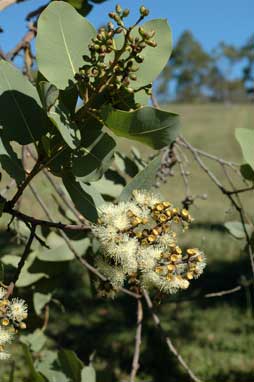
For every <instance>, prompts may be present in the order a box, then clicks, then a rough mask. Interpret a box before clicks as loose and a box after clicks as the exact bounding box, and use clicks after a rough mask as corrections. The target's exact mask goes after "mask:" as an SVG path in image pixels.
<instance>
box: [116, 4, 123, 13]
mask: <svg viewBox="0 0 254 382" xmlns="http://www.w3.org/2000/svg"><path fill="white" fill-rule="evenodd" d="M121 12H122V7H121V5H120V4H117V5H116V13H118V14H119V15H120V14H121Z"/></svg>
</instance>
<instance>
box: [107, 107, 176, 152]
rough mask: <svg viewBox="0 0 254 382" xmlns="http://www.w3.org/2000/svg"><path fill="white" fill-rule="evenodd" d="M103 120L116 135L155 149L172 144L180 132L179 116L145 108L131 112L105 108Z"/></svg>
mask: <svg viewBox="0 0 254 382" xmlns="http://www.w3.org/2000/svg"><path fill="white" fill-rule="evenodd" d="M103 114H104V115H103V116H102V118H103V119H104V121H105V125H106V126H107V127H108V128H109V129H111V130H112V131H113V132H114V133H115V134H116V135H119V136H121V137H125V138H129V139H133V140H136V141H140V142H142V143H145V144H146V145H148V146H151V147H152V148H154V149H161V148H163V147H164V146H167V145H169V144H171V143H172V142H173V141H174V140H175V139H176V137H177V134H178V131H179V116H178V115H177V114H174V113H169V112H167V111H163V110H158V109H155V108H153V107H149V106H145V107H142V108H140V109H138V110H134V111H131V112H127V111H122V110H116V109H112V108H105V109H104V112H103Z"/></svg>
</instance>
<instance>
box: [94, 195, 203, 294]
mask: <svg viewBox="0 0 254 382" xmlns="http://www.w3.org/2000/svg"><path fill="white" fill-rule="evenodd" d="M191 221H192V218H191V216H190V214H189V212H188V211H187V210H186V209H181V210H180V209H178V208H175V207H174V206H173V205H172V204H171V203H170V202H168V201H162V200H161V198H160V197H159V196H158V195H155V194H153V193H151V192H147V191H139V190H135V191H134V192H133V197H132V200H131V201H128V202H120V203H118V204H113V203H108V204H106V205H104V206H102V207H101V212H100V217H99V220H98V223H97V225H96V226H95V227H94V233H95V235H96V236H97V237H98V239H99V241H100V243H101V249H102V255H99V256H98V259H97V264H96V265H97V267H98V269H99V270H100V271H101V273H102V274H103V275H104V276H105V277H106V278H107V279H108V282H107V283H103V284H99V285H98V291H99V293H100V294H101V295H107V296H112V295H114V294H115V292H117V290H119V288H120V287H122V286H123V285H124V284H126V283H127V284H128V285H129V287H130V289H131V288H133V287H135V289H138V290H140V289H142V288H147V289H153V288H156V289H158V290H160V291H161V292H163V293H174V292H176V291H177V290H179V289H186V288H188V286H189V283H190V280H192V279H193V278H197V277H199V276H200V274H201V273H202V272H203V269H204V267H205V256H204V254H203V252H201V251H200V250H199V249H197V248H188V249H187V250H186V251H183V249H182V248H181V247H180V246H179V244H178V243H177V232H176V231H177V226H180V227H182V229H183V230H186V229H187V228H188V226H189V224H190V222H191Z"/></svg>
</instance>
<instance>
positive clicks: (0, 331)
mask: <svg viewBox="0 0 254 382" xmlns="http://www.w3.org/2000/svg"><path fill="white" fill-rule="evenodd" d="M13 337H14V333H12V332H11V331H10V330H8V329H5V328H3V327H2V326H0V346H2V345H6V344H8V343H10V342H12V340H13Z"/></svg>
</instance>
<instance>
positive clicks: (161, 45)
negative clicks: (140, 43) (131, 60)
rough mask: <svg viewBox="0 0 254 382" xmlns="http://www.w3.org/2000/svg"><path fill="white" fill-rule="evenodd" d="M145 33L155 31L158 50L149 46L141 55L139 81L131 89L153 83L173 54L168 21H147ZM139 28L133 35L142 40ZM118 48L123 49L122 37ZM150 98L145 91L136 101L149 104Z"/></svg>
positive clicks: (118, 41)
mask: <svg viewBox="0 0 254 382" xmlns="http://www.w3.org/2000/svg"><path fill="white" fill-rule="evenodd" d="M142 27H143V28H144V30H145V32H151V31H152V30H154V31H155V32H156V33H155V36H154V38H153V40H154V41H155V42H156V43H157V47H156V48H152V47H150V46H147V47H146V48H145V49H144V50H143V51H142V53H141V55H142V56H143V57H144V62H143V63H142V64H139V70H138V72H137V80H136V81H131V85H130V86H131V87H132V88H133V89H138V88H140V87H142V86H144V85H148V84H149V83H152V82H153V81H154V80H155V79H156V77H158V76H159V74H160V73H161V71H162V70H163V68H164V67H165V66H166V65H167V63H168V60H169V58H170V55H171V53H172V46H173V43H172V32H171V28H170V26H169V25H168V22H167V20H166V19H154V20H150V21H147V22H146V23H144V24H143V25H142ZM138 29H139V26H138V27H136V28H134V30H133V32H132V33H131V35H132V36H133V37H134V38H135V37H139V38H140V34H139V32H138ZM116 44H117V47H118V48H121V46H122V44H123V38H122V36H121V37H119V38H118V39H116ZM148 99H149V96H147V95H146V94H145V93H144V91H140V92H138V93H136V94H135V100H136V102H138V103H141V104H142V105H144V104H147V101H148Z"/></svg>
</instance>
